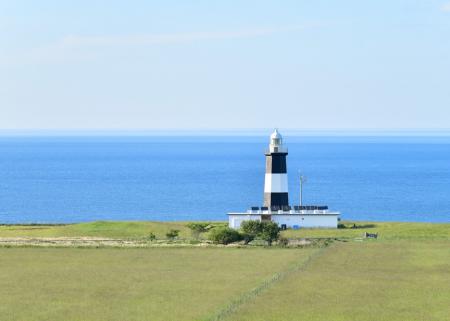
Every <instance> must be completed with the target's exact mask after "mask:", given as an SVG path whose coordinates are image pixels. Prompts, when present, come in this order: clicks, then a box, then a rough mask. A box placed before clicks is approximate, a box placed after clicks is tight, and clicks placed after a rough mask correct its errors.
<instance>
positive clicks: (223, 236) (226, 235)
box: [209, 227, 241, 245]
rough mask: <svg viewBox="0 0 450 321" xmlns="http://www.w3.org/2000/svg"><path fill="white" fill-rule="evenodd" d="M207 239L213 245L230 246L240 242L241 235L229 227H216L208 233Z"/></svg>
mask: <svg viewBox="0 0 450 321" xmlns="http://www.w3.org/2000/svg"><path fill="white" fill-rule="evenodd" d="M209 239H210V240H211V241H213V242H214V243H219V244H225V245H226V244H230V243H233V242H237V241H240V240H241V235H240V234H239V232H238V231H236V230H234V229H232V228H229V227H217V228H214V229H212V230H211V232H210V233H209Z"/></svg>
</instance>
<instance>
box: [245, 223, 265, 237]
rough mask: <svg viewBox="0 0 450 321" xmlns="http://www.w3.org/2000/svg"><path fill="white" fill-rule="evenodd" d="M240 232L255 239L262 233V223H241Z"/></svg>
mask: <svg viewBox="0 0 450 321" xmlns="http://www.w3.org/2000/svg"><path fill="white" fill-rule="evenodd" d="M241 231H242V232H244V233H246V234H249V235H253V237H256V236H258V235H260V234H261V233H262V231H263V222H260V221H253V220H251V221H244V222H242V223H241Z"/></svg>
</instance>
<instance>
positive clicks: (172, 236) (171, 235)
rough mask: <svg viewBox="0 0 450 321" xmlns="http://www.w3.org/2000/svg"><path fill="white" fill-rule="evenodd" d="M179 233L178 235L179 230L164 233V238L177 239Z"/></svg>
mask: <svg viewBox="0 0 450 321" xmlns="http://www.w3.org/2000/svg"><path fill="white" fill-rule="evenodd" d="M179 233H180V231H179V230H170V231H169V232H167V233H166V236H167V238H168V239H169V240H173V239H175V238H176V237H178V234H179Z"/></svg>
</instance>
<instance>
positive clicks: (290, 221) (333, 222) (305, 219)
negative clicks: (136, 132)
mask: <svg viewBox="0 0 450 321" xmlns="http://www.w3.org/2000/svg"><path fill="white" fill-rule="evenodd" d="M272 221H274V222H276V223H278V225H281V224H286V226H287V227H288V228H293V227H294V226H295V225H296V226H298V227H300V228H302V227H307V228H313V227H316V228H337V225H338V215H322V214H317V215H272Z"/></svg>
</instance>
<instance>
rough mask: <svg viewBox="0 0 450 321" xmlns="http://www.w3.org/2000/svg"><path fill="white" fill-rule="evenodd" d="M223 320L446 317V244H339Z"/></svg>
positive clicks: (449, 272) (449, 302) (449, 274)
mask: <svg viewBox="0 0 450 321" xmlns="http://www.w3.org/2000/svg"><path fill="white" fill-rule="evenodd" d="M226 320H233V321H234V320H236V321H238V320H242V321H243V320H246V321H250V320H252V321H253V320H255V321H256V320H265V321H270V320H285V321H288V320H292V321H294V320H295V321H296V320H302V321H303V320H304V321H322V320H332V321H372V320H376V321H405V320H407V321H423V320H426V321H445V320H450V242H448V241H431V242H430V241H424V242H417V241H414V242H409V241H394V242H365V243H357V242H351V243H350V242H348V243H345V244H343V243H340V244H338V245H337V246H333V247H331V248H328V249H327V252H326V255H322V256H320V257H318V258H317V259H316V260H314V261H313V262H311V264H310V265H309V266H308V268H307V269H306V270H302V271H298V272H295V273H292V274H290V275H289V276H288V277H286V278H285V279H284V280H282V281H280V282H278V283H277V284H276V285H274V286H273V287H272V288H271V289H270V290H269V291H266V292H265V293H263V294H261V295H260V296H258V297H257V298H255V300H252V301H251V302H249V303H247V304H245V305H242V306H240V308H239V309H237V310H236V311H235V312H234V313H232V314H230V315H229V316H228V318H226Z"/></svg>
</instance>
